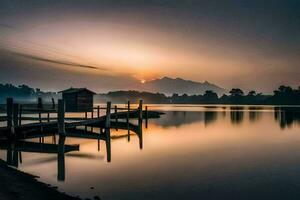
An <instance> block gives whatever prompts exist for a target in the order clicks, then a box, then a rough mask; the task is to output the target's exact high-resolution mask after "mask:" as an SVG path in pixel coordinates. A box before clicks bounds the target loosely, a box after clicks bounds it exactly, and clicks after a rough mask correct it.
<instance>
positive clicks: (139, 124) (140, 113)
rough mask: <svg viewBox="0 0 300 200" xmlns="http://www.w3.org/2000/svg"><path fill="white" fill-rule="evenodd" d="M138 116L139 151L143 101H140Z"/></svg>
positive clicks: (141, 139) (141, 137)
mask: <svg viewBox="0 0 300 200" xmlns="http://www.w3.org/2000/svg"><path fill="white" fill-rule="evenodd" d="M138 115H139V116H138V117H139V118H138V120H139V121H138V130H139V131H138V135H139V140H140V149H143V100H140V103H139V113H138Z"/></svg>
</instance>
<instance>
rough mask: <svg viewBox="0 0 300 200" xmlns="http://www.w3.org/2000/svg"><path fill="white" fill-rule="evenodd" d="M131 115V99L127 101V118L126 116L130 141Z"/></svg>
mask: <svg viewBox="0 0 300 200" xmlns="http://www.w3.org/2000/svg"><path fill="white" fill-rule="evenodd" d="M129 115H130V101H129V100H128V101H127V118H126V122H127V140H128V142H129V141H130V129H129V117H130V116H129Z"/></svg>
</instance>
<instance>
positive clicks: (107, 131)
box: [105, 102, 111, 162]
mask: <svg viewBox="0 0 300 200" xmlns="http://www.w3.org/2000/svg"><path fill="white" fill-rule="evenodd" d="M110 109H111V102H107V106H106V121H105V142H106V154H107V155H106V156H107V162H110V161H111V146H110V142H111V141H110V140H111V139H110Z"/></svg>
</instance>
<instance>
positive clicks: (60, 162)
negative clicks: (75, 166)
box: [57, 136, 65, 181]
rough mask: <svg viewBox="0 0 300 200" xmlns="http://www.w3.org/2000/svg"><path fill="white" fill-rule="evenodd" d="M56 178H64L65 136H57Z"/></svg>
mask: <svg viewBox="0 0 300 200" xmlns="http://www.w3.org/2000/svg"><path fill="white" fill-rule="evenodd" d="M57 180H58V181H64V180H65V137H64V136H59V141H58V153H57Z"/></svg>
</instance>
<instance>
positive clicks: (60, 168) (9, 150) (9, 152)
mask: <svg viewBox="0 0 300 200" xmlns="http://www.w3.org/2000/svg"><path fill="white" fill-rule="evenodd" d="M120 124H122V122H120ZM142 124H143V122H142V120H140V121H138V125H133V124H130V126H127V125H126V126H127V134H128V136H127V134H126V135H115V136H111V129H108V128H107V129H104V130H102V129H100V134H105V144H106V158H107V162H111V157H112V155H111V139H112V138H113V139H119V138H122V137H130V135H131V132H132V133H134V134H136V136H137V138H138V139H139V148H140V149H143V127H142ZM92 128H93V127H90V129H91V130H92ZM121 128H123V127H121ZM87 129H88V127H84V130H85V131H87ZM88 134H89V133H88V132H86V135H87V137H88ZM51 137H52V139H50V138H49V137H48V138H46V139H48V141H52V143H45V138H44V137H40V138H36V139H38V142H33V141H24V140H17V139H1V140H0V149H1V150H4V151H5V150H6V163H7V164H8V165H11V166H14V167H19V163H22V152H27V153H40V154H56V155H57V159H56V161H57V180H58V181H65V174H66V172H65V170H66V164H65V157H66V155H67V156H68V155H69V156H71V157H79V158H91V159H95V158H97V157H96V156H94V155H89V154H82V153H81V154H68V153H71V152H79V149H80V145H79V144H73V145H69V144H65V142H66V138H68V137H66V136H59V138H58V143H56V135H53V136H51ZM97 142H98V151H100V139H98V141H97ZM101 160H102V159H101ZM52 161H53V158H48V159H46V160H45V159H43V160H42V162H39V163H48V162H52ZM35 164H38V163H37V162H35Z"/></svg>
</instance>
